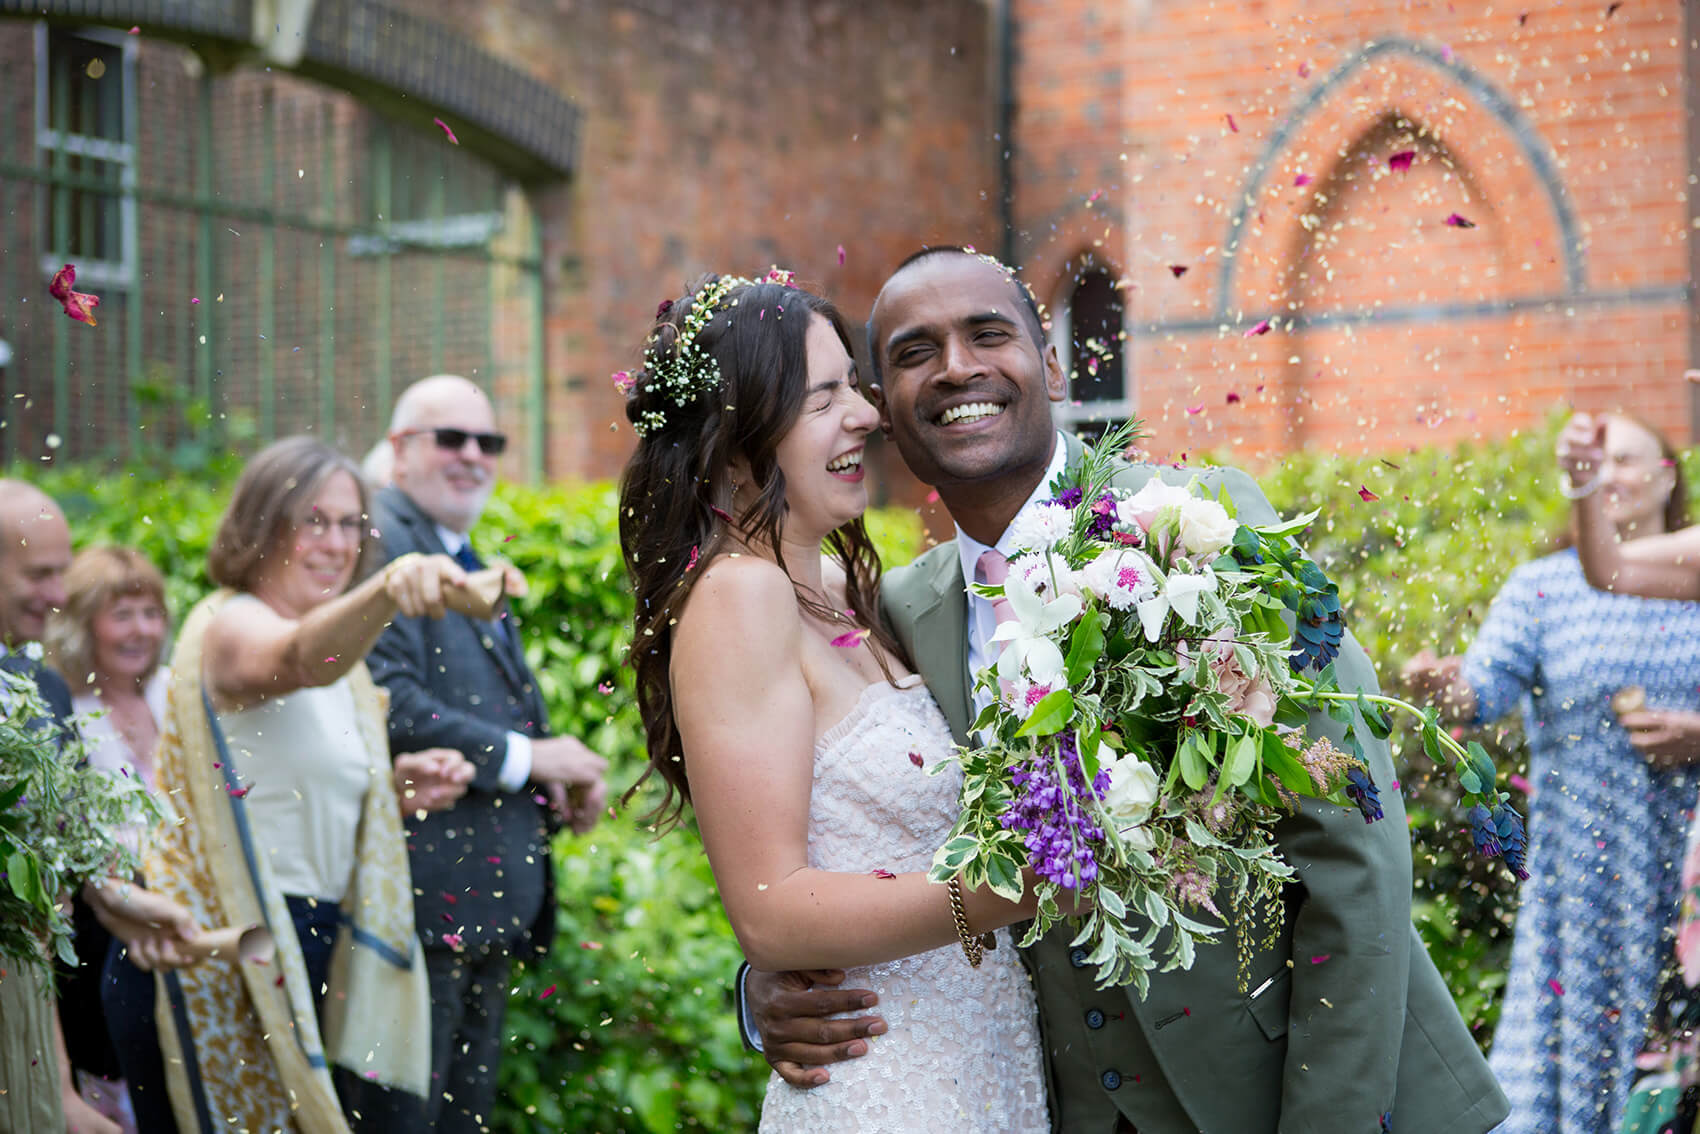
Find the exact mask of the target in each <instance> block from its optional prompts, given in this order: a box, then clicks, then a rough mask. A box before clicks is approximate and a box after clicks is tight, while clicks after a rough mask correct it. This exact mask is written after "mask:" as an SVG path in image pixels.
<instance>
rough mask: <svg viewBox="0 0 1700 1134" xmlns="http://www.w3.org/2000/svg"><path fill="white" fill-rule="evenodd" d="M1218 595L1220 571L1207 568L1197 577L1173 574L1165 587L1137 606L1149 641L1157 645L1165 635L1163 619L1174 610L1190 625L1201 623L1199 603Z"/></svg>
mask: <svg viewBox="0 0 1700 1134" xmlns="http://www.w3.org/2000/svg"><path fill="white" fill-rule="evenodd" d="M1207 592H1208V593H1210V594H1214V593H1215V592H1216V572H1214V571H1212V570H1211V569H1210V568H1208V567H1206V568H1204V569H1203V570H1202V571H1200V572H1198V573H1197V574H1195V575H1183V574H1181V573H1180V572H1178V571H1177V572H1173V573H1171V574H1170V575H1169V577H1168V578H1166V579H1164V580H1163V587H1162V589H1161V590H1160V591H1158V592H1157V593H1156V594H1155V595H1153V596H1151V597H1150V598H1148V599H1145V600H1144V601H1143V602H1141V603H1140V604H1139V606H1138V607H1137V609H1138V611H1139V624H1140V625H1141V626H1142V627H1144V629H1145V640H1146V641H1148V642H1155V641H1156V640H1157V638H1158V636H1159V635H1160V634H1162V632H1163V620H1164V619H1165V618H1167V617H1168V616H1169V611H1171V610H1172V611H1174V612H1175V614H1176V615H1177V616H1178V617H1179V618H1180V620H1181V621H1182V622H1184V623H1186V624H1187V625H1188V626H1191V625H1193V624H1195V623H1196V622H1197V621H1198V604H1199V602H1200V597H1201V596H1202V595H1204V594H1205V593H1207Z"/></svg>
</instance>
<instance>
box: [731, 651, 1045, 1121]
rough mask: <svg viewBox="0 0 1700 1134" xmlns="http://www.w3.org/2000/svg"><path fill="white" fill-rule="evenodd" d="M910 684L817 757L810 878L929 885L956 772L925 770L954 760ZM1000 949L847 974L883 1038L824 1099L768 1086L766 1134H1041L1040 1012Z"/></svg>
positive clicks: (917, 688) (942, 954)
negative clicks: (860, 877) (921, 875)
mask: <svg viewBox="0 0 1700 1134" xmlns="http://www.w3.org/2000/svg"><path fill="white" fill-rule="evenodd" d="M911 681H912V682H913V684H911V685H909V686H907V687H905V688H901V689H898V688H894V687H892V686H891V685H889V684H887V683H885V682H880V683H878V684H875V685H870V686H868V688H866V689H865V690H863V691H862V696H861V698H860V700H858V701H857V702H856V707H855V708H854V709H852V710H851V711H850V715H849V716H847V717H845V718H844V719H843V720H842V721H840V722H839V723H838V724H836V725H834V726H833V727H832V729H831V730H830V731H829V732H828V733H827V734H826V735H825V736H823V737H822V738H821V740H820V743H819V744H817V745H816V746H815V781H814V791H813V795H812V797H811V799H810V803H809V865H810V866H812V867H814V868H816V869H819V870H834V871H849V872H856V873H868V872H873V871H877V870H889V871H891V872H893V873H904V872H907V871H924V870H926V869H927V868H928V867H929V866H930V865H932V860H933V852H934V851H935V850H937V849H938V848H939V846H940V845H941V844H942V843H943V842H944V838H945V835H946V834H948V833H949V831H950V828H951V826H952V824H954V823H955V821H956V816H957V813H958V810H959V808H958V805H957V794H958V788H959V786H960V784H961V778H962V777H961V773H960V771H959V770H957V769H956V768H954V767H953V768H951V769H948V770H947V771H944V772H941V773H939V774H938V775H929V774H928V773H927V771H926V770H925V769H926V768H930V767H932V766H933V765H934V764H936V763H938V762H939V761H941V760H943V759H945V758H946V757H947V756H949V754H950V749H951V736H950V726H949V725H948V724H946V723H945V719H944V714H943V713H941V712H940V711H939V707H938V705H937V703H935V702H934V701H933V697H932V694H931V693H929V692H927V689H926V687H925V686H924V685H922V684H920V681H919V679H918V678H913V679H911ZM917 758H918V759H919V760H920V762H921V765H923V766H921V767H918V766H917V765H916V759H917ZM938 890H939V902H940V904H941V906H942V905H943V904H944V903H945V902H946V901H947V900H948V899H947V897H946V894H945V888H944V887H943V886H940V887H939V888H938ZM997 940H998V947H997V948H996V949H992V950H988V951H987V952H986V954H985V961H984V962H983V963H982V964H981V965H980V967H979V968H977V969H976V968H971V967H970V966H969V964H968V962H967V960H966V959H965V958H964V956H963V953H962V949H961V948H960V947H959V946H957V945H950V946H948V947H946V948H943V949H935V950H933V951H932V952H930V953H922V954H920V955H919V956H914V957H905V958H903V959H902V960H899V961H891V962H888V963H886V964H880V965H872V966H869V967H867V968H857V969H851V970H850V971H849V974H848V976H847V977H846V979H845V982H844V984H843V985H842V987H844V988H871V989H873V990H874V991H875V992H876V993H878V994H879V1006H878V1007H877V1008H876V1009H874V1011H876V1012H878V1013H879V1015H880V1016H881V1017H882V1018H883V1019H884V1020H885V1021H886V1023H887V1025H888V1026H889V1028H890V1030H889V1031H888V1032H887V1033H886V1034H885V1035H882V1036H871V1037H869V1040H868V1053H867V1054H866V1055H864V1056H862V1057H861V1058H859V1059H852V1060H848V1061H846V1062H843V1063H834V1064H833V1065H832V1066H831V1068H830V1070H831V1073H832V1079H831V1081H829V1082H828V1083H826V1084H825V1085H824V1086H820V1087H814V1088H812V1089H810V1090H798V1089H797V1088H795V1087H792V1086H790V1085H788V1084H787V1083H785V1082H784V1080H782V1079H780V1078H779V1076H778V1075H774V1076H772V1078H771V1079H770V1081H769V1082H768V1086H767V1099H766V1101H765V1103H764V1104H763V1106H762V1114H761V1130H762V1131H763V1134H804V1132H808V1134H816V1132H819V1131H828V1130H832V1131H846V1132H849V1131H855V1132H859V1134H875V1132H885V1134H907V1132H921V1131H926V1132H929V1134H930V1132H933V1131H950V1132H953V1134H955V1132H969V1131H979V1132H983V1134H1014V1132H1026V1131H1032V1132H1033V1134H1045V1132H1047V1131H1048V1130H1049V1129H1050V1122H1049V1119H1048V1118H1047V1115H1046V1110H1045V1071H1044V1066H1043V1063H1042V1060H1043V1058H1044V1056H1043V1052H1042V1050H1041V1048H1040V1044H1039V1022H1038V1020H1039V1017H1038V1007H1037V1005H1036V1003H1035V1000H1034V996H1033V987H1032V984H1031V982H1030V981H1029V979H1028V976H1027V971H1026V969H1024V968H1023V967H1022V964H1021V960H1020V958H1019V957H1018V956H1017V955H1016V952H1015V948H1014V946H1013V944H1012V942H1011V940H1010V936H1009V932H1008V931H1007V930H1001V929H1000V930H999V931H998V934H997Z"/></svg>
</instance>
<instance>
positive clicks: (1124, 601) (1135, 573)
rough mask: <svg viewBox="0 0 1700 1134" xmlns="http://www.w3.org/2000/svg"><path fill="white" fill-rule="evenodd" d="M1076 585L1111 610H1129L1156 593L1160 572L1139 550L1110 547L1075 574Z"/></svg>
mask: <svg viewBox="0 0 1700 1134" xmlns="http://www.w3.org/2000/svg"><path fill="white" fill-rule="evenodd" d="M1075 578H1076V580H1077V581H1078V583H1079V585H1080V588H1081V589H1082V590H1085V591H1090V592H1091V593H1092V594H1094V595H1096V596H1098V597H1099V598H1101V599H1103V600H1104V601H1105V602H1106V603H1108V604H1109V605H1110V607H1111V608H1112V609H1114V610H1131V609H1133V607H1134V605H1135V604H1136V603H1139V602H1141V601H1142V600H1144V599H1148V598H1150V597H1151V596H1152V595H1154V594H1156V593H1157V588H1158V586H1159V585H1160V584H1161V583H1162V580H1163V575H1162V572H1160V571H1159V570H1158V569H1157V565H1156V564H1155V563H1153V562H1151V559H1150V557H1149V556H1147V555H1145V554H1144V553H1143V552H1139V551H1132V550H1126V549H1123V550H1111V551H1105V552H1103V553H1101V554H1100V555H1099V556H1098V557H1097V558H1096V559H1094V560H1092V562H1090V563H1088V564H1086V566H1084V567H1082V568H1081V569H1080V570H1079V571H1077V572H1076V573H1075Z"/></svg>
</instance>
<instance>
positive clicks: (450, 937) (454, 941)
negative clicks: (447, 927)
mask: <svg viewBox="0 0 1700 1134" xmlns="http://www.w3.org/2000/svg"><path fill="white" fill-rule="evenodd" d="M461 940H462V939H461V936H460V934H458V933H445V934H443V936H442V942H443V944H444V945H447V946H448V947H449V948H450V949H459V948H460V947H461Z"/></svg>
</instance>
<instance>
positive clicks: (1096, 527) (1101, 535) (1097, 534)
mask: <svg viewBox="0 0 1700 1134" xmlns="http://www.w3.org/2000/svg"><path fill="white" fill-rule="evenodd" d="M1115 526H1116V498H1115V497H1114V496H1112V495H1110V494H1109V493H1108V492H1106V493H1104V494H1103V495H1102V496H1100V497H1098V499H1096V500H1094V501H1092V522H1091V523H1090V524H1088V525H1087V527H1086V534H1087V535H1090V536H1091V537H1092V538H1093V539H1102V540H1107V539H1109V538H1110V532H1111V531H1113V530H1114V529H1115Z"/></svg>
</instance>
